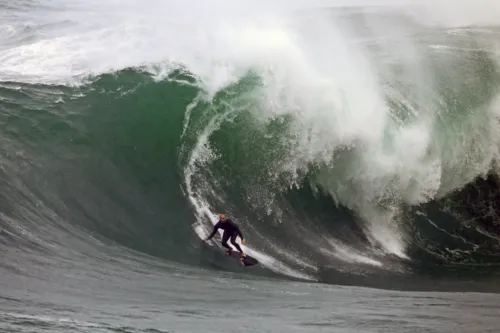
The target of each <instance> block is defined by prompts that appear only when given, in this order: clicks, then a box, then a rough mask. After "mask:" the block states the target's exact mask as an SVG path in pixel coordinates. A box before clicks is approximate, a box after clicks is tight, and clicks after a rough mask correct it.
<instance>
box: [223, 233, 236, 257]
mask: <svg viewBox="0 0 500 333" xmlns="http://www.w3.org/2000/svg"><path fill="white" fill-rule="evenodd" d="M230 236H231V233H229V232H227V231H226V230H224V233H223V234H222V246H224V247H225V248H226V249H227V252H228V254H231V251H232V250H233V249H232V248H231V246H229V244H228V243H227V241H228V240H229V237H230Z"/></svg>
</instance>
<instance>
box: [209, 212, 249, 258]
mask: <svg viewBox="0 0 500 333" xmlns="http://www.w3.org/2000/svg"><path fill="white" fill-rule="evenodd" d="M218 229H222V230H224V234H222V246H224V247H225V248H227V251H226V254H227V255H231V253H233V249H232V248H231V246H229V244H227V241H228V240H229V239H231V244H232V245H233V246H234V247H235V248H236V249H238V251H240V253H241V258H244V257H246V254H245V252H243V250H242V249H241V247H240V246H239V244H238V243H236V237H238V236H240V238H241V244H243V245H245V244H246V241H245V239H244V238H243V234H242V233H241V230H240V228H239V227H238V226H237V225H236V223H234V222H233V221H232V220H231V219H228V218H227V217H226V215H224V214H220V215H219V222H217V224H215V226H214V230H213V231H212V233H211V234H210V236H208V237H207V238H206V239H205V241H208V240H210V239H211V238H212V237H214V236H215V233H216V232H217V230H218Z"/></svg>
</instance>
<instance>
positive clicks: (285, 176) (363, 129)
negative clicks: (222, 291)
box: [0, 1, 500, 288]
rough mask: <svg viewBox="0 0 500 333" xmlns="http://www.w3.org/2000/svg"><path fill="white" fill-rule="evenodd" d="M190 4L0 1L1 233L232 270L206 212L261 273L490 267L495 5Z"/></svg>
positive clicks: (495, 239) (473, 272)
mask: <svg viewBox="0 0 500 333" xmlns="http://www.w3.org/2000/svg"><path fill="white" fill-rule="evenodd" d="M191 3H192V5H193V6H194V7H192V8H196V10H188V9H187V8H188V7H187V6H185V4H183V5H182V7H181V6H180V5H176V4H173V3H170V2H167V3H164V2H159V3H157V6H153V7H154V8H153V7H147V8H143V7H144V6H141V5H140V4H139V2H135V1H127V2H125V3H123V4H120V5H118V4H115V3H113V2H111V3H107V4H102V3H100V2H99V3H98V2H96V3H92V2H90V3H87V2H86V3H85V4H80V5H79V6H76V5H74V6H73V5H68V4H64V5H63V4H62V3H58V2H57V1H56V2H54V3H52V5H50V6H53V7H50V6H49V5H42V4H39V3H37V2H31V1H28V2H23V3H20V4H19V5H16V6H11V7H5V5H3V6H4V8H3V12H4V13H5V14H2V15H4V16H5V17H3V19H4V20H3V21H4V22H7V23H6V24H4V25H3V26H2V27H0V38H2V40H3V43H1V44H2V45H3V46H1V47H0V80H1V82H0V109H1V110H2V113H1V115H0V117H1V118H0V119H1V123H2V126H1V129H0V130H1V134H2V136H1V137H2V143H3V144H2V151H1V158H0V163H1V168H0V171H1V176H0V179H1V180H2V184H3V186H2V187H1V189H0V207H1V211H2V215H1V218H2V222H3V223H2V234H1V236H0V237H1V243H2V244H3V246H4V247H6V248H12V247H18V246H22V247H26V248H29V249H31V250H33V251H49V252H51V253H52V254H53V255H57V253H58V251H59V250H56V249H66V250H68V249H73V250H74V249H77V248H82V249H83V248H86V247H91V246H92V244H94V243H95V242H111V243H116V244H119V245H121V246H125V247H128V248H130V249H133V250H136V251H140V252H144V253H148V254H152V255H155V256H159V257H162V258H165V259H168V260H171V261H175V262H179V263H182V264H186V265H193V266H199V265H202V266H207V265H208V266H209V267H216V268H217V269H229V268H227V267H224V268H221V267H220V266H217V265H215V266H214V263H213V262H207V261H206V260H204V258H206V253H205V254H203V253H204V252H201V253H202V254H200V248H202V247H200V241H199V239H198V238H203V237H205V236H206V235H207V234H208V233H209V232H210V231H211V228H212V225H213V224H214V223H215V222H216V219H217V214H218V213H219V212H224V213H226V214H228V215H230V216H231V217H232V218H234V220H235V221H237V222H238V223H240V224H241V225H242V228H243V230H244V232H245V234H246V235H247V239H248V242H249V246H248V247H247V248H246V249H247V251H248V253H249V254H250V255H253V256H255V257H257V258H258V259H259V260H260V261H261V263H262V266H263V267H264V270H263V271H264V274H267V273H265V272H266V271H267V272H274V273H273V274H279V275H282V276H288V277H293V278H299V279H307V280H316V281H323V282H329V283H354V284H361V285H375V286H386V287H389V286H393V285H394V284H395V283H396V282H395V281H399V279H403V280H401V281H403V282H401V283H402V285H404V284H407V283H408V279H407V278H409V279H412V281H413V280H416V281H425V278H426V277H429V276H431V277H436V276H441V277H442V276H444V277H445V278H446V279H458V280H460V279H461V277H462V276H474V277H476V278H477V279H479V278H481V281H483V280H484V281H489V280H490V279H493V278H494V276H496V274H498V272H499V271H498V267H499V266H498V265H499V258H498V253H500V252H499V240H500V227H499V222H498V221H499V219H498V218H497V215H496V214H497V212H498V203H497V202H498V200H497V199H498V198H497V192H498V175H499V173H498V164H497V161H498V156H499V140H500V126H499V119H498V117H499V110H500V109H499V103H498V96H499V88H498V87H500V70H499V67H498V60H499V58H498V52H497V48H498V41H499V40H500V39H499V32H500V30H499V29H498V28H497V27H495V26H494V25H491V24H490V23H491V22H493V21H494V20H493V19H494V17H492V16H494V13H495V11H494V10H493V9H494V8H496V7H495V6H496V5H492V4H490V5H491V6H492V7H491V8H492V13H490V14H489V16H487V17H486V16H484V17H486V18H485V19H484V20H481V18H483V16H481V15H480V14H481V10H480V9H477V8H476V7H475V6H471V5H468V6H469V7H465V6H462V7H461V6H457V7H456V8H455V9H456V11H455V12H454V14H453V15H451V14H450V13H449V11H447V9H448V7H446V3H445V2H442V3H440V4H439V5H438V4H434V5H432V6H430V5H429V6H426V5H422V6H420V7H409V6H402V7H401V6H400V7H397V8H396V7H363V6H359V7H350V8H344V7H331V5H330V6H329V7H327V6H325V5H324V4H323V3H321V2H317V3H316V4H310V3H309V2H308V3H307V4H306V3H305V2H300V1H295V2H293V3H288V2H287V3H286V4H280V3H279V2H277V3H275V4H273V5H269V4H265V3H259V2H257V3H255V2H254V3H252V4H251V5H250V4H234V3H230V2H226V1H218V2H217V4H212V5H210V6H209V5H206V4H203V3H201V2H194V1H192V2H191ZM285 5H286V7H285ZM478 6H479V5H478ZM459 9H462V10H463V12H461V11H460V10H459ZM431 12H432V14H433V16H431V15H424V14H429V13H431ZM102 13H106V15H103V14H102ZM166 13H168V17H165V15H166ZM442 13H446V14H447V15H446V16H443V15H441V14H442ZM466 13H468V14H470V15H468V16H467V15H465V14H466ZM108 14H109V15H108ZM462 14H463V15H462ZM473 14H474V15H473ZM440 15H441V16H440ZM42 17H44V19H41V18H42ZM422 17H424V18H425V20H424V19H423V18H422ZM49 18H50V19H49ZM212 245H216V243H212ZM380 276H384V277H388V278H384V279H382V280H383V281H382V280H381V279H380ZM415 277H416V278H415ZM433 283H434V282H433ZM484 283H486V282H484ZM396 284H397V283H396ZM422 284H423V285H424V286H423V287H422V288H428V287H429V285H428V284H427V283H426V282H422ZM457 288H460V287H457Z"/></svg>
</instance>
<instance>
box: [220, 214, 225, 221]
mask: <svg viewBox="0 0 500 333" xmlns="http://www.w3.org/2000/svg"><path fill="white" fill-rule="evenodd" d="M219 220H221V221H222V222H226V215H224V214H220V215H219Z"/></svg>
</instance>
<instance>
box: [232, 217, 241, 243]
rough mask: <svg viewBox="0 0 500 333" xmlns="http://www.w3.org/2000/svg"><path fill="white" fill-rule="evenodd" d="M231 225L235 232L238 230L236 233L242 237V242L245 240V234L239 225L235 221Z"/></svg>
mask: <svg viewBox="0 0 500 333" xmlns="http://www.w3.org/2000/svg"><path fill="white" fill-rule="evenodd" d="M230 223H231V224H232V225H233V228H234V230H236V232H237V233H238V236H240V238H241V240H244V238H243V233H242V232H241V230H240V227H238V225H237V224H236V223H234V222H233V221H231V222H230Z"/></svg>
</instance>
